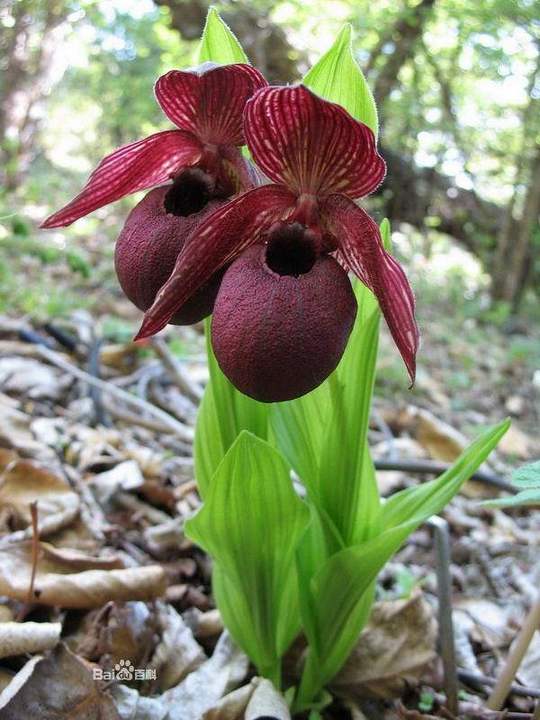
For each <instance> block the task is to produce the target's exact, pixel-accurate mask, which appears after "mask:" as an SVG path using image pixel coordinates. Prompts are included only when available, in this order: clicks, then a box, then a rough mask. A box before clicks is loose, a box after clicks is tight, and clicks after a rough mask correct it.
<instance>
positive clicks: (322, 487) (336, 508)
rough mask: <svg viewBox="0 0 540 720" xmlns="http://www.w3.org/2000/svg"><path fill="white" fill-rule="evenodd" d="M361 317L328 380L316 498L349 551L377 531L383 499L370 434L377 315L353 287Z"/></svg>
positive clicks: (362, 291) (366, 295)
mask: <svg viewBox="0 0 540 720" xmlns="http://www.w3.org/2000/svg"><path fill="white" fill-rule="evenodd" d="M355 293H356V297H357V302H358V314H357V319H356V322H355V326H354V328H353V331H352V333H351V337H350V338H349V342H348V345H347V349H346V351H345V354H344V356H343V358H342V360H341V363H340V364H339V366H338V369H337V371H336V372H335V373H334V374H333V376H332V377H331V378H330V388H331V402H332V407H331V411H330V422H329V423H328V426H327V429H326V432H325V437H324V443H323V445H322V450H321V458H320V468H319V477H318V480H317V488H318V497H319V501H320V505H321V507H323V508H324V509H325V511H326V512H327V513H328V515H329V516H330V518H331V519H332V521H333V522H334V524H335V526H336V527H337V528H338V530H339V532H340V533H341V536H342V537H343V540H344V542H345V544H346V545H350V544H353V543H355V542H359V541H360V540H361V539H364V538H365V537H368V536H370V535H371V534H372V533H374V532H375V531H376V529H377V517H378V513H379V494H378V489H377V484H376V481H375V473H374V470H373V465H372V463H371V460H370V457H369V448H368V445H367V431H368V425H369V415H370V410H371V397H372V392H373V385H374V381H375V364H376V359H377V348H378V338H379V309H378V304H377V302H376V300H375V298H374V296H373V295H372V293H371V292H370V291H369V290H368V289H367V288H366V287H364V286H363V285H362V284H361V283H360V282H358V281H356V282H355Z"/></svg>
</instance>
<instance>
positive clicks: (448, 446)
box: [400, 405, 467, 462]
mask: <svg viewBox="0 0 540 720" xmlns="http://www.w3.org/2000/svg"><path fill="white" fill-rule="evenodd" d="M400 420H402V421H403V422H405V423H406V424H408V426H409V427H410V429H411V431H412V433H413V435H414V437H415V439H416V440H417V441H418V442H419V443H420V445H422V446H423V447H424V448H425V449H426V450H427V451H428V452H429V454H430V455H431V457H432V458H434V459H435V460H442V461H444V462H453V461H454V460H455V459H456V458H457V457H458V456H459V455H460V454H461V452H462V451H463V449H464V448H465V447H466V446H467V438H466V437H465V436H464V435H462V434H461V433H460V432H458V431H457V430H456V429H455V428H453V427H452V426H451V425H448V423H445V422H443V421H442V420H440V419H439V418H438V417H436V416H435V415H434V414H433V413H431V412H429V410H425V409H424V408H418V407H415V406H414V405H409V406H408V407H407V409H406V410H405V411H404V412H403V413H402V414H401V415H400Z"/></svg>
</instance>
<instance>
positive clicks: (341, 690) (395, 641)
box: [331, 591, 437, 699]
mask: <svg viewBox="0 0 540 720" xmlns="http://www.w3.org/2000/svg"><path fill="white" fill-rule="evenodd" d="M436 640H437V622H436V620H435V617H434V614H433V610H432V609H431V606H430V605H429V604H428V603H427V601H426V600H425V599H424V597H423V595H422V594H421V593H420V592H419V591H417V592H415V593H414V594H413V596H412V597H411V598H409V599H408V600H392V601H385V602H379V603H376V604H375V605H374V608H373V613H372V615H371V618H370V621H369V623H368V625H367V627H366V628H365V630H364V631H363V632H362V634H361V635H360V638H359V640H358V643H357V645H356V648H355V649H354V650H353V652H352V654H351V656H350V657H349V659H348V660H347V662H346V663H345V665H344V667H343V668H342V670H341V671H340V672H339V673H338V675H337V676H336V678H335V679H334V680H333V681H332V685H331V687H332V689H333V690H335V692H336V693H337V694H340V695H341V694H342V695H345V696H347V697H353V698H357V697H365V696H372V697H377V698H383V699H387V698H392V697H399V696H400V695H401V694H402V692H403V690H404V689H405V686H406V685H415V684H417V683H418V681H419V680H420V678H421V677H422V675H423V674H424V672H425V670H426V666H427V665H429V664H430V663H433V661H434V660H435V658H436V650H435V645H436Z"/></svg>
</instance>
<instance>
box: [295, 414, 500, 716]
mask: <svg viewBox="0 0 540 720" xmlns="http://www.w3.org/2000/svg"><path fill="white" fill-rule="evenodd" d="M508 426H509V421H504V422H502V423H500V424H499V425H497V426H495V427H494V428H492V429H490V430H488V431H487V432H485V433H484V434H483V435H482V436H481V437H480V438H479V439H478V440H477V441H476V442H475V443H473V444H472V445H471V446H470V448H469V449H468V450H466V451H465V452H464V453H463V455H462V456H461V457H460V458H459V459H458V460H457V462H456V463H455V464H454V466H453V467H452V468H451V469H450V470H448V471H447V472H446V473H444V474H443V475H442V476H441V477H440V478H438V479H437V480H434V481H432V482H430V483H426V484H425V485H423V486H419V487H416V488H413V490H414V491H415V492H413V493H411V492H410V491H409V490H405V491H403V493H398V494H396V495H395V496H394V497H393V498H391V499H390V500H389V501H388V503H387V505H386V506H383V508H382V515H383V519H384V531H383V532H382V533H381V534H379V535H378V536H376V537H373V538H372V539H370V540H367V541H366V542H363V543H361V544H358V545H354V546H351V547H346V548H345V549H343V550H342V551H341V552H338V553H336V554H334V555H332V557H330V558H329V559H328V560H327V562H326V563H325V564H324V565H323V566H322V568H321V569H320V570H319V572H318V573H317V574H316V575H315V576H314V577H313V578H312V580H311V583H310V587H309V592H310V593H311V597H310V598H308V599H302V603H301V608H302V611H303V612H304V613H305V609H306V608H307V609H308V613H309V614H308V618H307V619H308V622H306V621H305V620H304V628H305V631H306V635H307V637H308V641H309V648H310V650H309V654H310V656H311V657H310V658H308V661H307V663H306V668H305V675H304V677H303V679H302V683H301V686H300V692H299V699H298V703H299V707H303V706H305V704H306V703H308V702H309V700H310V699H311V696H313V695H314V694H316V693H317V692H318V691H319V690H320V688H322V687H323V685H324V684H325V683H327V682H328V681H329V680H330V679H331V678H332V677H333V676H334V675H335V673H336V672H337V671H338V670H339V668H340V667H341V665H342V664H343V663H344V662H345V660H346V659H347V657H348V655H349V653H350V652H351V650H352V648H353V646H354V644H355V642H356V639H357V638H358V635H359V633H360V631H361V629H362V627H363V625H364V624H365V622H366V620H367V617H368V615H369V607H370V605H371V600H372V595H371V593H372V592H373V583H374V581H375V579H376V577H377V574H378V573H379V571H380V570H381V569H382V568H383V567H384V565H385V563H386V562H387V561H388V560H389V559H390V558H391V557H392V555H393V554H394V553H395V552H396V551H397V550H398V549H399V547H400V546H401V544H402V543H403V542H404V541H405V540H406V538H407V537H408V536H409V535H410V533H411V532H413V531H414V530H415V529H416V528H417V527H418V526H419V525H420V524H421V523H422V522H424V521H425V520H427V519H428V518H429V517H431V516H432V515H434V514H436V513H438V512H440V511H441V510H442V509H443V507H444V506H445V505H446V504H447V502H448V501H449V500H450V499H451V498H452V497H453V496H454V495H455V494H456V493H457V492H458V491H459V489H460V487H461V486H462V485H463V483H464V482H465V481H466V480H467V479H468V478H469V477H470V476H471V475H472V474H473V473H474V471H475V470H476V469H477V468H478V467H479V466H480V465H481V464H482V462H483V461H484V460H485V459H486V457H487V456H488V455H489V453H490V452H491V450H492V449H493V448H494V447H495V445H496V444H497V443H498V441H499V440H500V438H501V437H502V436H503V435H504V433H505V432H506V430H507V429H508ZM394 498H398V500H397V501H396V500H394ZM388 506H390V507H388ZM301 577H302V575H301ZM368 593H369V595H368ZM303 619H304V618H303Z"/></svg>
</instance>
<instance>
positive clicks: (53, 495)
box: [0, 449, 79, 537]
mask: <svg viewBox="0 0 540 720" xmlns="http://www.w3.org/2000/svg"><path fill="white" fill-rule="evenodd" d="M32 502H37V504H38V516H39V520H38V527H39V534H40V536H44V535H47V534H50V533H52V532H55V531H57V530H59V529H60V528H62V527H65V526H66V525H69V523H70V522H72V521H73V520H74V519H75V518H76V517H77V515H78V513H79V498H78V496H77V494H76V493H75V492H73V490H72V489H71V487H70V486H69V484H68V483H67V482H66V481H65V480H64V479H63V478H61V477H59V476H58V475H55V474H54V473H51V472H48V471H47V470H44V469H43V468H40V467H38V466H37V465H35V464H34V463H32V462H29V461H28V460H21V459H20V457H19V456H18V455H17V454H16V453H14V452H11V451H8V450H2V449H0V513H1V515H2V516H3V518H4V522H5V523H6V526H5V527H4V528H0V531H3V532H8V531H11V530H23V531H27V532H26V533H25V534H24V536H25V537H26V536H29V535H30V534H31V527H30V526H31V522H32V521H31V515H30V504H31V503H32Z"/></svg>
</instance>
